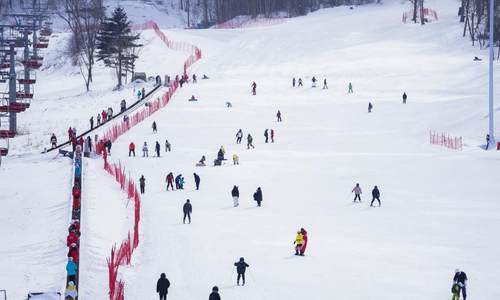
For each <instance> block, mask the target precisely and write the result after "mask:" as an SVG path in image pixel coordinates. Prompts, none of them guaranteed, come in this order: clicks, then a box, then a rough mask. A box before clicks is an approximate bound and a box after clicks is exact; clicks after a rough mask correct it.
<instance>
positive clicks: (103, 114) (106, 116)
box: [101, 109, 108, 123]
mask: <svg viewBox="0 0 500 300" xmlns="http://www.w3.org/2000/svg"><path fill="white" fill-rule="evenodd" d="M101 116H102V122H103V123H105V122H106V120H107V119H108V113H107V112H106V111H105V110H104V109H103V110H102V113H101Z"/></svg>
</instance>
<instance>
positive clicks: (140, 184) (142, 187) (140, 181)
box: [139, 175, 146, 194]
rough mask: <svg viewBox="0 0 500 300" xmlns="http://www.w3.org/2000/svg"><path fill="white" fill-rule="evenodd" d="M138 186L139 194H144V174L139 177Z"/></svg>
mask: <svg viewBox="0 0 500 300" xmlns="http://www.w3.org/2000/svg"><path fill="white" fill-rule="evenodd" d="M139 187H140V188H141V194H144V193H145V188H146V178H144V175H141V178H139Z"/></svg>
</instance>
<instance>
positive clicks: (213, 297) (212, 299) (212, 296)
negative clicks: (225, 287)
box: [208, 286, 221, 300]
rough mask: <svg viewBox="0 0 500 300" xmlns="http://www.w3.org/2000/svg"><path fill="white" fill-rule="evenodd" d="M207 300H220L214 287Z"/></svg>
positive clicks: (217, 290)
mask: <svg viewBox="0 0 500 300" xmlns="http://www.w3.org/2000/svg"><path fill="white" fill-rule="evenodd" d="M208 300H221V299H220V295H219V288H218V287H217V286H214V287H213V288H212V293H211V294H210V296H209V297H208Z"/></svg>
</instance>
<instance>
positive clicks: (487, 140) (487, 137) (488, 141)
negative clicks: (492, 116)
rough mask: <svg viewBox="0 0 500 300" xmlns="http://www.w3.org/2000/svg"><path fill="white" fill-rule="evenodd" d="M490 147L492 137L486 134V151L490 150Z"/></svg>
mask: <svg viewBox="0 0 500 300" xmlns="http://www.w3.org/2000/svg"><path fill="white" fill-rule="evenodd" d="M489 145H490V135H489V134H486V150H488V146H489Z"/></svg>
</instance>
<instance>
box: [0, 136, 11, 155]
mask: <svg viewBox="0 0 500 300" xmlns="http://www.w3.org/2000/svg"><path fill="white" fill-rule="evenodd" d="M7 154H9V139H8V138H5V139H0V156H7Z"/></svg>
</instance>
